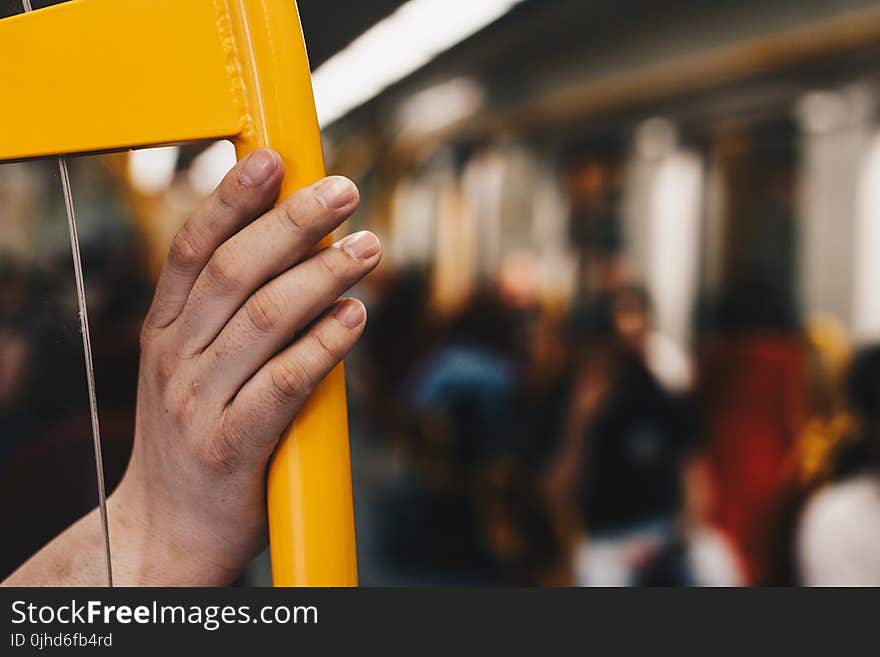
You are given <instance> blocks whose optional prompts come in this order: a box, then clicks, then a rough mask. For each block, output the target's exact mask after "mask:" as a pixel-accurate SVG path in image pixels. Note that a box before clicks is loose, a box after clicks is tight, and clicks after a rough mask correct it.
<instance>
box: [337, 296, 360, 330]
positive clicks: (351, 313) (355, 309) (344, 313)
mask: <svg viewBox="0 0 880 657" xmlns="http://www.w3.org/2000/svg"><path fill="white" fill-rule="evenodd" d="M333 315H334V316H335V317H336V319H338V320H339V321H340V322H341V323H342V324H343V325H344V326H347V327H348V328H350V329H353V328H357V327H358V326H360V325H361V324H363V323H364V319H365V318H366V316H367V311H366V309H365V308H364V304H362V303H361V302H360V301H355V300H354V299H346V300H345V301H343V302H342V303H340V304H339V305H338V306H336V310H335V311H334V312H333Z"/></svg>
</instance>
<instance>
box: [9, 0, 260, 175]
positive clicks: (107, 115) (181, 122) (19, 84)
mask: <svg viewBox="0 0 880 657" xmlns="http://www.w3.org/2000/svg"><path fill="white" fill-rule="evenodd" d="M223 5H224V3H222V2H221V3H219V4H218V5H215V2H214V0H124V1H123V0H73V1H72V2H68V3H64V4H60V5H55V6H53V7H48V8H46V9H41V10H38V11H35V12H32V13H29V14H20V15H17V16H13V17H11V18H6V19H3V20H0V126H2V131H3V137H2V138H0V160H15V159H24V158H30V157H40V156H46V155H53V154H61V153H76V152H86V151H98V150H113V149H119V148H129V147H137V146H149V145H155V144H161V143H175V142H182V141H192V140H198V139H215V138H221V137H230V136H234V135H237V134H238V133H239V132H241V131H242V129H243V126H242V121H243V118H242V117H243V115H244V112H243V111H242V109H241V108H240V107H239V106H237V104H236V103H237V99H236V98H235V96H236V85H235V84H234V80H235V77H236V75H237V70H236V59H235V57H234V55H233V54H232V49H231V47H230V44H229V43H224V35H223V32H222V31H221V30H219V29H218V20H219V19H220V16H221V14H219V13H218V12H220V11H221V10H222V16H225V15H226V14H225V7H224V6H223Z"/></svg>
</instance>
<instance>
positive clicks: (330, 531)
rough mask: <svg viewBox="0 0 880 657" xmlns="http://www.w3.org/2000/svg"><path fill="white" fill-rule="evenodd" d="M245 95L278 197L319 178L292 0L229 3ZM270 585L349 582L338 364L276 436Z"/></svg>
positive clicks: (254, 141) (350, 521) (245, 140)
mask: <svg viewBox="0 0 880 657" xmlns="http://www.w3.org/2000/svg"><path fill="white" fill-rule="evenodd" d="M229 8H230V18H231V26H232V32H233V36H234V40H235V43H236V47H237V48H238V49H239V52H238V56H237V59H238V61H239V62H240V63H241V65H242V71H241V72H242V80H243V89H242V91H243V92H244V96H243V102H245V103H246V105H247V107H248V111H247V115H248V116H249V117H250V118H251V120H252V124H251V125H248V126H245V128H244V130H243V133H242V136H241V137H239V139H238V140H237V141H236V147H237V151H238V154H239V157H243V156H244V155H246V154H247V153H248V152H250V151H251V150H253V149H255V148H258V147H261V146H270V147H272V148H274V149H275V150H277V151H278V152H279V153H280V154H281V157H282V158H283V159H284V164H285V167H286V176H285V179H284V183H283V185H282V188H281V197H282V198H283V197H284V196H286V195H288V194H291V193H293V192H294V191H296V190H297V189H299V188H301V187H304V186H306V185H310V184H312V183H313V182H315V181H317V180H319V179H320V178H322V177H323V176H324V156H323V151H322V149H321V134H320V130H319V128H318V120H317V117H316V115H315V103H314V98H313V96H312V82H311V75H310V73H309V64H308V58H307V55H306V49H305V43H304V41H303V36H302V29H301V27H300V22H299V15H298V13H297V8H296V3H295V2H294V1H293V0H272V1H269V2H267V1H265V0H230V2H229ZM326 244H327V242H326V241H325V243H324V245H326ZM268 499H269V542H270V549H271V553H272V576H273V582H274V584H275V585H276V586H292V585H305V586H354V585H356V584H357V560H356V555H355V536H354V511H353V505H352V491H351V462H350V456H349V444H348V414H347V406H346V399H345V375H344V373H343V368H342V365H340V366H339V367H337V368H336V369H335V370H334V371H333V372H331V373H330V375H329V376H328V377H327V378H326V379H325V380H324V381H323V382H322V383H321V384H320V385H319V386H318V388H317V390H315V392H314V394H313V395H312V397H311V399H310V400H309V401H308V402H307V404H306V406H305V408H304V409H303V410H302V411H301V412H300V414H299V416H298V417H297V419H296V421H295V422H294V423H293V425H292V426H291V427H290V429H289V430H288V431H287V433H286V434H285V435H284V436H282V438H281V442H280V444H279V446H278V449H277V451H276V453H275V457H274V459H273V461H272V464H271V466H270V468H269V482H268Z"/></svg>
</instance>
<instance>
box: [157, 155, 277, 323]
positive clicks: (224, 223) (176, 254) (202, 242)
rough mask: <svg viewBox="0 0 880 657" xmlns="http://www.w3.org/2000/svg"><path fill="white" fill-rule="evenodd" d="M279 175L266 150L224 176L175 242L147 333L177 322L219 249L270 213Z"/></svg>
mask: <svg viewBox="0 0 880 657" xmlns="http://www.w3.org/2000/svg"><path fill="white" fill-rule="evenodd" d="M283 175H284V165H283V163H282V161H281V158H280V157H279V156H278V155H277V154H276V153H274V152H273V151H270V150H268V149H259V150H256V151H254V152H253V153H251V154H250V155H248V156H247V157H246V158H244V159H243V160H242V161H241V162H239V163H238V164H237V165H236V166H235V167H234V168H233V169H232V170H231V171H230V172H229V173H228V174H227V175H226V177H225V178H224V179H223V181H222V182H221V183H220V185H219V186H218V187H217V189H216V190H215V191H214V193H213V194H211V196H210V197H209V198H208V199H207V200H206V201H205V202H204V204H203V205H202V206H201V207H200V208H199V209H198V210H197V211H196V212H195V213H194V214H193V216H192V217H191V218H190V219H189V221H187V222H186V224H184V226H183V227H182V228H181V229H180V231H178V233H177V235H176V236H175V237H174V240H173V241H172V243H171V250H170V252H169V254H168V258H167V259H166V261H165V264H164V266H163V268H162V273H161V274H160V276H159V282H158V284H157V287H156V295H155V297H154V299H153V305H152V307H151V309H150V313H149V316H148V317H147V324H146V325H147V327H148V328H164V327H166V326H168V325H169V324H171V323H172V322H173V321H174V320H175V319H176V318H177V316H178V315H179V313H180V311H181V310H182V309H183V307H184V304H185V303H186V300H187V299H188V298H189V295H190V291H191V290H192V287H193V284H194V283H195V281H196V279H197V278H198V276H199V274H200V273H201V271H202V269H204V267H205V265H206V264H207V262H208V260H209V258H210V257H211V255H212V254H213V253H214V251H215V250H216V249H217V247H218V246H220V245H221V244H222V243H223V242H224V241H225V240H226V239H227V238H228V237H229V236H230V235H232V234H233V233H235V232H236V231H237V230H238V229H239V228H240V227H241V226H242V225H244V224H246V223H249V222H250V221H252V220H253V219H254V217H257V216H259V215H260V214H262V213H263V212H265V211H266V210H268V209H269V208H270V207H272V204H273V203H274V202H275V199H276V198H277V197H278V191H279V189H280V186H281V179H282V178H283Z"/></svg>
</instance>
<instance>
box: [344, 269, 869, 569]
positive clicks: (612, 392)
mask: <svg viewBox="0 0 880 657" xmlns="http://www.w3.org/2000/svg"><path fill="white" fill-rule="evenodd" d="M381 285H382V287H383V289H382V291H381V293H380V294H379V295H378V297H379V301H378V302H377V303H376V304H375V307H374V308H373V309H372V311H371V321H370V325H369V332H368V334H367V337H366V339H365V340H366V342H365V344H364V345H363V347H362V349H361V351H360V353H359V355H358V361H357V363H356V371H357V372H358V375H359V376H360V377H363V378H364V380H365V382H364V383H363V384H362V386H361V387H360V390H359V391H358V389H357V388H358V387H357V386H356V392H359V394H356V395H355V399H356V400H360V401H362V403H363V404H364V406H365V409H364V410H365V415H366V420H365V421H366V422H367V423H368V424H367V426H368V427H369V430H368V434H369V435H370V436H372V439H373V440H374V441H376V442H378V443H380V445H381V447H382V448H383V449H387V453H388V454H390V455H391V456H390V459H391V461H392V462H393V463H394V469H393V476H391V477H388V478H386V479H384V480H382V481H380V482H378V483H377V484H376V485H377V486H378V487H379V488H380V489H381V491H382V492H381V495H380V496H379V500H380V501H379V507H380V510H379V511H378V512H377V513H375V518H376V522H377V523H378V528H377V529H376V530H375V534H376V535H377V536H378V537H379V539H378V541H377V542H376V545H375V546H374V551H375V554H374V555H371V558H372V557H375V558H376V559H378V560H380V561H382V562H383V563H384V565H385V567H386V568H387V569H389V570H390V571H391V572H394V573H396V576H397V577H399V578H401V579H403V580H406V581H415V582H423V583H456V584H461V583H508V584H541V585H554V584H555V585H587V586H589V585H617V586H627V585H742V584H765V585H783V584H870V583H874V584H877V583H878V582H880V561H878V557H877V554H878V551H877V549H876V546H877V545H878V544H880V543H878V536H877V532H878V531H880V478H878V477H880V460H878V456H880V440H878V434H877V429H878V422H880V414H878V408H880V405H878V402H880V348H868V349H865V350H863V351H861V352H860V353H858V354H857V355H856V356H855V357H854V359H853V360H852V365H850V364H849V362H850V357H849V355H848V346H847V344H846V340H845V338H844V337H843V336H842V335H841V333H840V331H839V329H838V328H837V325H836V324H835V323H834V322H833V321H831V320H828V319H825V320H822V321H819V320H817V321H811V322H808V326H802V325H801V324H800V323H799V322H798V321H796V320H795V319H794V318H793V316H792V315H791V314H790V313H786V312H773V311H772V309H773V308H774V306H773V299H772V298H770V297H771V296H772V290H767V289H756V288H755V287H754V286H748V285H745V286H741V287H739V288H736V289H733V290H731V292H730V293H729V294H728V295H727V298H725V299H723V300H722V301H721V302H720V303H718V304H716V305H717V307H716V308H714V309H713V311H712V312H711V313H708V314H709V315H710V317H711V319H710V320H707V321H706V322H705V323H706V326H705V327H703V331H702V337H701V339H700V344H699V347H698V349H697V350H696V356H695V357H694V358H692V359H691V358H690V357H689V356H688V355H687V354H685V353H684V352H683V351H680V350H679V351H677V350H676V347H675V346H674V345H672V344H670V343H669V341H668V340H664V338H663V336H661V335H657V333H656V331H655V330H654V328H653V324H652V318H651V299H649V298H648V295H647V293H646V292H645V290H644V289H642V288H640V287H637V286H616V287H615V286H612V287H610V288H609V289H606V290H603V291H600V292H598V293H594V294H591V295H586V294H584V295H582V298H581V299H580V300H579V301H578V302H577V303H575V304H574V307H573V308H572V309H570V310H569V311H567V312H566V313H564V314H560V313H552V312H546V311H545V310H542V308H541V307H540V304H539V303H538V301H537V298H533V299H531V300H529V299H525V298H523V296H522V295H516V296H515V297H514V296H512V295H510V294H507V293H506V291H505V289H504V288H503V286H500V285H491V286H486V287H484V288H483V289H481V290H480V291H479V292H477V293H476V294H474V296H473V297H472V299H471V300H470V302H469V303H468V304H467V305H466V306H465V307H463V308H462V309H461V310H460V311H458V312H457V313H454V314H452V315H451V316H445V317H444V316H443V315H442V314H440V313H437V312H435V310H433V309H432V307H431V304H430V298H431V294H430V289H429V284H428V281H427V279H426V277H425V276H424V275H422V274H421V273H420V272H418V271H407V272H402V273H399V274H396V275H395V276H393V277H392V278H391V279H390V280H388V281H385V282H383V283H382V284H381ZM777 307H778V305H777ZM691 361H693V362H691ZM857 518H858V519H857Z"/></svg>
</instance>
